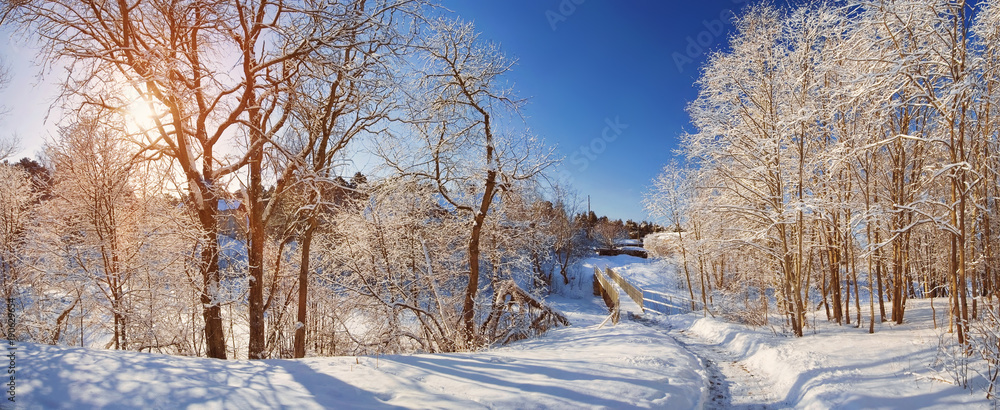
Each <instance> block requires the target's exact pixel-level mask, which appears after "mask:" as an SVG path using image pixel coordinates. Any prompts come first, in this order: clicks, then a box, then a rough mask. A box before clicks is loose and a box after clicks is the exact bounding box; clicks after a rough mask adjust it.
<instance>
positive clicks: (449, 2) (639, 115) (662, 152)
mask: <svg viewBox="0 0 1000 410" xmlns="http://www.w3.org/2000/svg"><path fill="white" fill-rule="evenodd" d="M443 3H444V5H445V6H446V7H447V8H449V9H451V10H453V11H455V12H456V13H458V14H459V15H460V16H461V17H462V18H464V19H466V20H471V21H473V22H474V23H475V25H476V27H477V29H478V30H479V31H481V32H482V38H484V39H487V40H490V41H493V42H496V43H499V44H500V45H501V46H502V48H503V49H504V51H505V52H506V53H507V55H508V56H510V57H514V58H516V59H517V60H518V64H517V66H516V67H515V69H514V72H512V73H511V75H510V80H511V81H512V82H513V83H514V88H515V90H516V91H517V92H518V94H519V95H520V96H521V97H527V98H529V99H530V102H529V104H528V105H527V107H526V109H525V111H524V112H525V114H526V117H527V125H528V126H529V127H530V128H531V129H532V131H533V132H534V133H535V134H537V135H539V136H541V137H542V138H544V139H545V141H546V142H547V143H549V144H550V145H556V146H557V147H558V150H559V154H560V155H561V156H563V157H565V158H564V161H563V164H562V166H561V170H560V174H562V175H563V176H564V177H568V178H570V179H571V180H572V182H573V186H574V187H575V188H576V190H577V191H578V193H579V195H580V197H581V198H582V199H583V201H584V204H583V209H584V210H585V209H586V202H585V201H586V197H587V195H590V198H591V207H592V209H593V210H594V212H596V213H597V214H598V215H602V214H606V215H608V216H609V217H611V218H613V219H615V218H622V219H623V220H624V219H633V220H637V221H638V220H643V219H649V217H648V216H647V214H646V212H645V211H644V210H643V209H642V204H641V201H642V194H643V192H644V191H645V190H646V189H647V187H648V186H649V185H650V184H651V181H652V179H653V178H654V177H655V176H656V175H657V173H658V172H659V170H660V168H661V167H662V166H663V165H664V164H666V163H667V162H668V161H669V160H670V159H671V158H673V157H674V150H676V149H677V142H678V137H679V136H680V134H681V133H682V132H683V131H684V130H692V126H691V125H690V123H689V122H688V116H687V114H686V113H685V111H684V108H685V106H686V105H687V103H688V102H690V101H692V100H694V99H695V97H696V96H697V89H696V88H695V87H694V82H695V80H696V79H697V75H698V72H699V67H700V66H701V64H702V63H703V62H704V61H705V53H706V52H707V50H716V49H719V48H720V47H723V46H724V45H725V43H726V36H728V35H729V34H730V33H731V31H732V24H731V21H730V17H731V16H732V13H733V12H736V13H739V11H740V10H741V9H742V8H743V7H744V6H746V5H747V4H749V3H748V2H747V1H746V0H712V1H697V2H680V1H652V0H628V1H615V2H612V1H608V0H477V1H468V0H445V1H444V2H443ZM577 3H580V4H577ZM616 123H617V125H614V126H612V125H609V124H616Z"/></svg>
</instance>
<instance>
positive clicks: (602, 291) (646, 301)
mask: <svg viewBox="0 0 1000 410" xmlns="http://www.w3.org/2000/svg"><path fill="white" fill-rule="evenodd" d="M604 271H605V272H606V273H607V276H605V274H603V273H601V270H600V269H598V268H597V267H594V296H601V298H603V299H604V303H605V304H607V305H608V310H609V311H610V312H611V320H612V322H613V323H618V318H619V314H620V312H621V301H620V300H619V297H618V289H617V288H615V286H614V285H618V287H620V288H621V289H622V290H624V291H625V294H626V295H628V296H629V298H631V299H632V300H633V301H635V303H636V304H637V305H639V308H640V309H642V312H643V313H646V309H647V308H648V309H650V310H652V311H655V312H660V313H663V314H665V315H669V314H674V313H682V312H690V311H691V308H690V306H691V304H692V303H693V304H694V305H695V307H696V309H700V308H699V307H698V306H699V305H701V302H699V301H692V300H691V299H688V298H685V297H679V296H671V295H667V294H665V293H660V292H654V291H651V290H642V289H641V288H639V287H638V286H635V285H633V284H631V283H629V282H628V281H627V280H625V278H623V277H622V276H621V275H619V274H618V273H617V272H615V271H614V270H612V269H611V268H605V269H604ZM608 278H610V280H609V279H608ZM612 283H613V284H612Z"/></svg>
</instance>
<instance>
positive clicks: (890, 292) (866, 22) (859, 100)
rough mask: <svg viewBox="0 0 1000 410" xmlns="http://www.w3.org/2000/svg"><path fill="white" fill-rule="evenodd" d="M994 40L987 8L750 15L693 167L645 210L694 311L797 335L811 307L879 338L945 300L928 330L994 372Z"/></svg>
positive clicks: (701, 129) (718, 86)
mask: <svg viewBox="0 0 1000 410" xmlns="http://www.w3.org/2000/svg"><path fill="white" fill-rule="evenodd" d="M998 27H1000V3H997V2H996V1H984V2H978V3H976V4H970V3H966V2H965V1H945V0H914V1H868V0H851V1H843V2H827V3H819V4H815V5H809V6H803V7H799V8H795V9H790V10H789V9H779V8H776V7H773V6H770V5H758V6H754V7H751V8H750V10H749V11H748V12H747V14H746V15H744V16H742V17H741V18H739V19H738V21H737V22H736V28H737V31H736V34H735V35H734V36H732V37H731V39H730V43H729V47H728V49H727V50H724V51H719V52H716V53H715V54H713V55H711V56H710V58H709V59H708V62H707V63H706V66H705V68H704V70H703V72H702V74H701V77H700V79H699V80H698V87H699V88H700V91H699V95H698V98H697V100H695V101H694V102H693V103H691V104H690V105H689V107H688V111H689V113H690V116H691V120H692V123H693V124H694V125H695V127H696V129H695V131H694V132H691V133H688V134H685V135H684V136H683V147H682V149H683V151H684V153H685V154H686V160H687V166H680V165H677V164H672V165H669V166H667V167H666V168H665V169H664V172H663V174H661V176H660V177H659V178H658V179H657V180H656V181H655V188H654V189H653V190H652V191H651V192H650V194H649V196H648V199H647V206H648V207H649V208H650V210H652V211H654V212H656V213H657V214H658V215H661V216H662V217H665V218H666V219H668V220H669V223H671V224H679V225H681V226H683V227H684V230H685V233H684V234H682V235H680V236H679V240H680V241H681V243H682V244H683V246H682V249H684V250H685V254H686V258H685V261H684V265H685V269H684V271H685V272H691V274H692V275H694V276H696V277H697V276H700V277H701V281H700V282H701V284H702V286H700V288H701V289H700V290H701V292H702V293H703V295H705V294H707V295H708V297H709V298H710V299H711V298H712V297H713V296H715V300H714V303H715V305H716V306H717V307H718V308H721V309H723V310H726V311H728V312H730V313H732V314H736V315H738V316H740V317H742V318H743V319H745V320H751V321H757V322H762V321H764V320H766V312H768V309H776V311H778V312H780V313H781V314H783V315H784V317H785V323H786V324H787V325H788V326H789V328H790V329H791V331H792V332H793V333H794V334H795V335H797V336H802V335H803V334H804V328H805V327H806V326H807V323H806V321H805V315H806V312H807V311H809V310H810V309H812V308H813V306H816V307H819V308H821V309H824V310H825V314H826V316H827V317H828V318H829V319H830V320H832V321H836V322H837V323H843V324H854V325H855V326H862V325H867V326H866V327H867V329H868V331H869V332H874V330H875V326H874V323H875V321H893V322H895V323H903V322H904V320H905V317H906V316H905V314H906V306H907V300H909V299H911V298H923V297H944V298H947V303H946V305H945V306H941V307H942V308H944V309H946V310H947V312H948V316H947V317H948V323H946V324H945V323H942V324H940V325H941V326H947V328H948V330H949V331H952V332H954V334H955V336H956V340H957V341H958V343H959V344H968V343H970V341H971V342H976V343H977V344H976V346H979V347H978V349H981V350H983V351H984V354H985V355H986V356H987V357H988V358H989V360H992V363H994V365H995V364H996V363H997V359H998V357H1000V356H998V353H997V341H996V339H995V336H993V339H990V337H991V336H989V332H975V331H974V328H975V327H976V326H973V324H974V323H977V322H976V321H977V320H987V321H992V322H988V323H987V325H986V328H996V327H997V326H998V323H997V322H996V321H995V318H996V314H995V312H996V310H997V309H998V308H1000V302H998V301H1000V282H998V279H1000V277H998V270H997V269H998V268H1000V265H998V263H997V257H996V255H997V249H998V248H997V246H998V244H1000V242H998V238H997V228H998V227H1000V226H998V222H1000V220H998V218H997V210H996V205H997V203H996V198H997V194H998V187H1000V184H998V179H997V176H998V174H997V170H998V169H1000V168H998V165H1000V163H998V160H1000V156H998V154H997V148H998V129H1000V128H998V127H1000V122H998V121H997V120H998V118H1000V117H998V111H997V109H998V105H997V98H998V96H1000V94H998V90H1000V88H998V85H1000V71H998V69H1000V52H998V51H1000V49H998V45H1000V30H998ZM698 282H699V281H698V280H695V281H694V283H695V284H696V285H695V286H697V283H698ZM688 283H689V284H690V283H691V282H690V281H689V282H688ZM772 292H773V293H772ZM771 294H773V295H775V299H771V298H769V297H768V296H767V295H771ZM703 298H704V296H703ZM709 302H710V303H712V300H709ZM772 302H776V306H769V305H770V304H771V303H772ZM852 316H853V318H852ZM864 316H867V324H865V323H864V321H865V317H864ZM994 333H995V332H994ZM991 346H992V347H991Z"/></svg>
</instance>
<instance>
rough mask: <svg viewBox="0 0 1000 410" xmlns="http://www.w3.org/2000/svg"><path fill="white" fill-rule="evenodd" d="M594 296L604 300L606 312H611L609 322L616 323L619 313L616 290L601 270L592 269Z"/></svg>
mask: <svg viewBox="0 0 1000 410" xmlns="http://www.w3.org/2000/svg"><path fill="white" fill-rule="evenodd" d="M594 295H595V296H597V295H600V296H601V298H602V299H604V304H606V305H608V310H609V311H610V312H611V322H612V323H618V318H619V316H620V312H621V300H619V299H618V289H615V287H614V285H612V284H611V281H609V280H608V278H606V277H604V275H603V274H602V273H601V270H600V269H598V268H597V267H594Z"/></svg>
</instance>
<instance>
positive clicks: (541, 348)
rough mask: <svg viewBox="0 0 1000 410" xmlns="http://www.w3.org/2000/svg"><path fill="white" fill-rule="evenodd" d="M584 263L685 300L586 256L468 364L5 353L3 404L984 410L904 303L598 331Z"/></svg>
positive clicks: (683, 318) (656, 267) (654, 275)
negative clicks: (807, 327) (530, 314)
mask: <svg viewBox="0 0 1000 410" xmlns="http://www.w3.org/2000/svg"><path fill="white" fill-rule="evenodd" d="M594 265H601V266H604V265H609V266H612V267H620V268H621V269H620V270H621V272H622V273H623V275H626V277H629V278H631V279H632V280H634V281H635V282H637V283H639V284H641V285H642V286H645V287H648V288H651V289H655V290H658V291H663V292H674V293H676V294H678V295H680V296H683V295H684V294H685V293H686V291H683V292H682V291H679V290H678V289H676V288H675V286H674V285H673V284H672V283H673V280H672V276H670V273H669V272H670V269H671V268H670V266H669V265H667V264H665V263H664V262H662V261H656V260H650V261H647V260H643V259H639V258H633V257H629V256H616V257H612V258H594V259H589V260H586V261H584V263H583V265H582V266H581V267H580V269H579V270H578V271H577V272H576V274H577V281H575V282H574V283H575V284H576V285H575V287H574V288H573V289H574V290H573V291H569V292H566V293H567V294H568V296H564V297H557V298H553V299H551V302H553V303H554V304H555V305H556V306H557V307H558V308H559V309H561V310H563V311H565V312H566V313H567V315H568V316H569V318H570V320H571V322H572V326H570V327H567V328H560V329H556V330H553V331H551V332H549V333H548V334H546V335H545V336H543V337H540V338H537V339H533V340H526V341H522V342H518V343H514V344H512V345H510V346H505V347H500V348H494V349H489V350H486V351H483V352H477V353H468V354H439V355H413V356H383V357H357V358H355V357H336V358H309V359H302V360H265V361H219V360H213V359H202V358H187V357H174V356H164V355H155V354H144V353H135V352H114V351H105V350H91V349H82V348H67V347H55V346H46V345H34V344H18V350H17V375H18V378H17V385H16V400H17V404H18V405H19V406H18V408H29V409H33V408H65V409H86V408H143V409H156V408H212V409H215V408H236V409H243V408H302V409H310V408H316V409H318V408H397V407H401V408H461V409H467V408H572V409H576V408H630V407H645V408H671V409H687V408H701V407H706V406H707V407H729V406H749V407H764V406H766V407H771V408H784V407H789V408H791V407H807V408H873V407H877V408H989V407H990V403H989V402H987V401H986V400H984V398H983V397H984V394H983V393H982V392H974V393H973V392H970V391H969V390H964V389H962V388H960V387H958V386H955V385H953V384H950V380H951V378H950V376H949V375H948V374H946V373H942V372H939V371H937V370H935V369H934V368H933V367H932V364H933V362H934V358H935V353H936V351H937V346H938V337H937V334H938V331H934V330H930V329H927V328H926V327H927V326H926V325H928V324H929V320H930V319H929V314H930V313H929V312H930V310H929V307H926V306H925V305H923V304H921V303H920V302H919V301H915V303H913V304H912V305H911V306H912V307H910V310H909V311H908V314H910V315H911V316H910V317H911V318H913V323H909V324H906V325H902V326H898V327H895V328H891V329H890V328H889V326H883V327H882V328H881V329H879V331H878V332H877V333H876V334H874V335H868V334H867V333H865V332H864V331H863V330H859V329H854V328H852V327H837V326H835V325H827V324H825V323H817V329H818V330H817V331H816V334H810V335H808V336H807V337H805V338H801V339H794V338H789V337H785V336H780V335H776V334H775V333H774V332H773V331H772V329H770V328H758V329H749V328H746V327H743V326H739V325H734V324H728V323H725V322H722V321H720V320H717V319H712V318H704V317H702V314H701V313H692V314H684V315H674V316H669V317H668V316H663V315H659V314H656V313H648V314H646V315H643V316H642V318H640V319H636V320H629V319H628V317H629V315H628V314H626V313H624V312H623V315H622V321H621V322H620V323H619V324H617V325H612V324H611V323H610V322H608V323H606V324H604V325H603V326H601V323H602V322H603V321H604V319H605V318H606V317H607V314H606V311H605V310H604V308H603V304H602V302H601V301H600V299H598V298H594V297H591V296H589V295H588V294H587V292H589V282H588V281H589V278H588V276H587V275H588V274H589V272H588V270H591V269H592V266H594ZM583 285H586V286H583ZM624 300H627V298H626V297H624V295H623V301H624ZM624 309H626V310H632V311H633V313H638V312H634V311H635V310H637V309H638V307H637V306H635V305H626V307H625V308H624ZM925 311H926V312H925ZM920 312H924V313H920ZM682 332H683V333H682ZM674 337H677V338H678V339H680V340H681V341H682V342H684V345H682V344H681V343H680V342H678V341H677V340H675V338H674ZM685 345H686V346H688V347H689V348H690V350H688V349H687V348H685V347H684V346H685ZM692 352H694V353H692ZM696 354H697V356H696ZM723 362H724V363H723ZM706 365H707V368H706ZM734 372H744V374H742V375H741V374H740V373H734ZM748 383H752V384H753V385H752V386H751V385H748ZM733 394H735V396H733Z"/></svg>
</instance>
